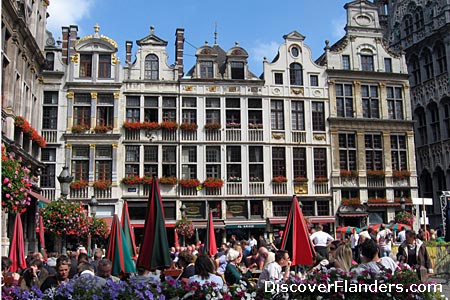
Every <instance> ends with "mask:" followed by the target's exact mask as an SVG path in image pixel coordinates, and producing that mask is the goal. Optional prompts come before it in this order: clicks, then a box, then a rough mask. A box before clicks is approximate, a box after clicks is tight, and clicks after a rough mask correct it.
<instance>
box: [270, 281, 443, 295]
mask: <svg viewBox="0 0 450 300" xmlns="http://www.w3.org/2000/svg"><path fill="white" fill-rule="evenodd" d="M264 291H265V292H266V293H286V292H291V293H297V292H299V293H314V292H319V293H338V292H344V293H392V292H394V293H425V292H431V293H436V292H437V293H442V285H441V284H431V283H429V284H423V283H420V284H410V285H407V286H406V285H403V284H392V283H382V282H381V283H380V282H378V280H375V282H374V283H371V284H360V283H351V282H348V281H335V282H334V283H330V284H325V283H320V284H308V283H296V284H292V283H291V284H287V283H275V282H273V281H265V282H264Z"/></svg>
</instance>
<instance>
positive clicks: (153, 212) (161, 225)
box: [136, 178, 171, 270]
mask: <svg viewBox="0 0 450 300" xmlns="http://www.w3.org/2000/svg"><path fill="white" fill-rule="evenodd" d="M162 207H163V204H162V199H161V193H160V191H159V185H158V179H156V178H153V180H152V189H151V192H150V195H149V198H148V205H147V215H146V218H145V226H144V238H143V241H142V245H141V247H140V250H139V256H138V260H137V264H136V265H137V266H138V267H143V268H145V269H146V270H153V269H156V268H164V267H169V266H170V264H171V259H170V252H169V242H168V241H167V231H166V227H165V223H166V221H165V219H164V211H163V209H162Z"/></svg>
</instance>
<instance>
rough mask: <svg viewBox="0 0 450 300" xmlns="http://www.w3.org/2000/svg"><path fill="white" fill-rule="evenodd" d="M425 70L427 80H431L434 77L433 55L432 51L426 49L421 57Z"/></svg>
mask: <svg viewBox="0 0 450 300" xmlns="http://www.w3.org/2000/svg"><path fill="white" fill-rule="evenodd" d="M421 60H422V63H423V68H424V70H425V76H426V77H425V80H428V79H431V78H433V76H434V69H433V56H432V55H431V51H430V50H428V49H424V50H423V52H422V57H421Z"/></svg>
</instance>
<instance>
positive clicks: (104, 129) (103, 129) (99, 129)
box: [94, 125, 113, 133]
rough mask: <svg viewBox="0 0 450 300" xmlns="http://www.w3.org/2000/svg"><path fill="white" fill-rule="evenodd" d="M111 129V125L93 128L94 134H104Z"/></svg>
mask: <svg viewBox="0 0 450 300" xmlns="http://www.w3.org/2000/svg"><path fill="white" fill-rule="evenodd" d="M112 129H113V127H112V126H111V125H97V126H95V127H94V131H95V132H96V133H106V132H108V131H110V130H112Z"/></svg>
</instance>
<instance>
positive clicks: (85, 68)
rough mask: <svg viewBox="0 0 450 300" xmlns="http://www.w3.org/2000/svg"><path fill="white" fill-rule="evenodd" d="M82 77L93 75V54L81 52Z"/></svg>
mask: <svg viewBox="0 0 450 300" xmlns="http://www.w3.org/2000/svg"><path fill="white" fill-rule="evenodd" d="M80 77H83V78H91V77H92V54H80Z"/></svg>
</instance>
